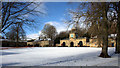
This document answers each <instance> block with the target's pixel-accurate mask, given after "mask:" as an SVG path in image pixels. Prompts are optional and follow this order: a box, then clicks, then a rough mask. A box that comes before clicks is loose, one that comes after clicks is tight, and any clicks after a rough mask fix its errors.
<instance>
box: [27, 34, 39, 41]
mask: <svg viewBox="0 0 120 68" xmlns="http://www.w3.org/2000/svg"><path fill="white" fill-rule="evenodd" d="M38 37H39V33H35V34H29V35H27V40H30V39H38Z"/></svg>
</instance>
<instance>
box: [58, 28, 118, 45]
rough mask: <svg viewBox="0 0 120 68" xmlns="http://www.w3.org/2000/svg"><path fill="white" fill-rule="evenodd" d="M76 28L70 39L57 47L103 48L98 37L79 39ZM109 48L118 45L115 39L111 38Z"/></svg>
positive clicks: (72, 31)
mask: <svg viewBox="0 0 120 68" xmlns="http://www.w3.org/2000/svg"><path fill="white" fill-rule="evenodd" d="M76 31H77V29H76V27H74V26H73V27H72V29H71V32H70V34H69V38H68V39H63V40H60V44H59V45H58V44H57V46H63V47H66V46H67V47H101V46H102V44H100V45H98V41H97V36H95V37H92V38H87V37H78V33H77V32H76ZM108 41H109V43H108V46H111V47H114V46H115V45H116V41H115V39H113V38H111V37H109V39H108Z"/></svg>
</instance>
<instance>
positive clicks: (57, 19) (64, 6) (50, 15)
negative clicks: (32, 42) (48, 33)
mask: <svg viewBox="0 0 120 68" xmlns="http://www.w3.org/2000/svg"><path fill="white" fill-rule="evenodd" d="M78 6H79V2H74V3H68V2H45V3H44V5H43V7H44V9H45V12H46V15H44V16H40V17H34V18H35V20H36V21H35V22H37V23H38V25H37V28H36V29H34V30H27V32H26V34H27V37H30V38H37V37H38V36H39V34H40V32H41V30H42V29H43V27H44V25H45V24H46V23H49V24H51V25H53V26H55V27H56V29H57V31H58V32H60V31H65V30H66V26H67V25H66V24H65V23H64V22H62V19H65V16H66V15H65V14H67V13H68V9H72V10H76V9H77V7H78Z"/></svg>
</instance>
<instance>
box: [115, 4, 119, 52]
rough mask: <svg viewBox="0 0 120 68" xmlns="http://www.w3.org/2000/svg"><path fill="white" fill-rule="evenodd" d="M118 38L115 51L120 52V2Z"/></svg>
mask: <svg viewBox="0 0 120 68" xmlns="http://www.w3.org/2000/svg"><path fill="white" fill-rule="evenodd" d="M117 13H118V21H117V39H116V50H115V53H120V2H119V4H118V12H117Z"/></svg>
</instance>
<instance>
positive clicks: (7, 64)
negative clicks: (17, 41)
mask: <svg viewBox="0 0 120 68" xmlns="http://www.w3.org/2000/svg"><path fill="white" fill-rule="evenodd" d="M15 64H20V63H6V64H2V66H9V65H13V66H14V65H15Z"/></svg>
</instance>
